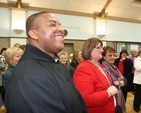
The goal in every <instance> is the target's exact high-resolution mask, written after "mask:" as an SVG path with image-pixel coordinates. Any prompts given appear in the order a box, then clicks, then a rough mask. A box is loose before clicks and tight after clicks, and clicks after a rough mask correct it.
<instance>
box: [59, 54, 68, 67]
mask: <svg viewBox="0 0 141 113" xmlns="http://www.w3.org/2000/svg"><path fill="white" fill-rule="evenodd" d="M59 61H60V62H61V63H62V64H64V65H66V63H67V56H66V55H60V57H59Z"/></svg>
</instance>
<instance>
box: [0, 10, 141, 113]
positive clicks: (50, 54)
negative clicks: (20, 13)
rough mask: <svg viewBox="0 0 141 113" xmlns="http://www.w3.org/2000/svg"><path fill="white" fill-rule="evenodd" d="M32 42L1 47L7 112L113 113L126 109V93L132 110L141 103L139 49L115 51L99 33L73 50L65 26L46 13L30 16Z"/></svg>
mask: <svg viewBox="0 0 141 113" xmlns="http://www.w3.org/2000/svg"><path fill="white" fill-rule="evenodd" d="M26 34H27V36H28V40H29V44H27V45H21V44H18V43H16V44H15V45H14V46H13V47H9V48H2V49H1V55H0V93H1V96H2V98H3V101H4V105H5V107H6V110H7V113H115V108H116V105H120V107H121V110H122V113H124V112H125V111H126V106H125V103H126V100H127V93H128V92H132V93H133V94H134V102H133V109H134V110H135V111H136V112H139V110H140V104H141V76H140V72H141V66H140V64H141V63H140V62H141V50H140V51H139V53H138V54H137V51H136V50H134V49H133V50H131V55H130V57H129V55H128V52H127V50H122V51H121V52H120V55H119V57H118V58H116V57H117V56H116V55H117V51H116V50H115V48H113V47H111V46H108V45H107V46H104V47H103V42H102V41H101V40H100V39H99V38H95V37H94V38H89V39H87V40H86V41H85V42H84V44H83V47H82V49H81V50H79V49H75V50H74V51H73V52H72V53H71V54H70V55H68V53H67V52H65V51H62V50H63V48H64V36H65V29H63V27H61V24H60V22H59V20H58V19H57V17H56V16H55V15H53V14H51V13H48V12H39V13H35V14H33V15H31V16H29V17H28V18H27V21H26Z"/></svg>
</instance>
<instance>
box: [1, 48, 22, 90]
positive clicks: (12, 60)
mask: <svg viewBox="0 0 141 113" xmlns="http://www.w3.org/2000/svg"><path fill="white" fill-rule="evenodd" d="M22 54H23V50H22V49H20V48H18V47H10V48H8V49H7V50H6V53H5V59H6V62H7V64H8V68H7V70H6V73H5V74H4V81H3V87H4V90H6V88H7V85H8V82H9V79H10V76H11V74H12V72H13V71H14V69H15V67H16V65H17V64H18V62H19V59H20V58H21V56H22Z"/></svg>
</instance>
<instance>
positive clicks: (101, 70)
mask: <svg viewBox="0 0 141 113" xmlns="http://www.w3.org/2000/svg"><path fill="white" fill-rule="evenodd" d="M88 61H89V62H90V63H91V64H93V65H94V66H95V67H96V68H97V69H98V70H99V71H100V72H102V73H103V74H105V73H104V71H103V69H102V68H101V67H100V66H99V64H98V62H97V63H93V62H92V61H91V60H88Z"/></svg>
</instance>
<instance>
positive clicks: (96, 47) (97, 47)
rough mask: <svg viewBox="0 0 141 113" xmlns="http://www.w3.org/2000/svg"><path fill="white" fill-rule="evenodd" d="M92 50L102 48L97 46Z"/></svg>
mask: <svg viewBox="0 0 141 113" xmlns="http://www.w3.org/2000/svg"><path fill="white" fill-rule="evenodd" d="M94 48H95V49H102V47H99V46H95V47H94Z"/></svg>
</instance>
